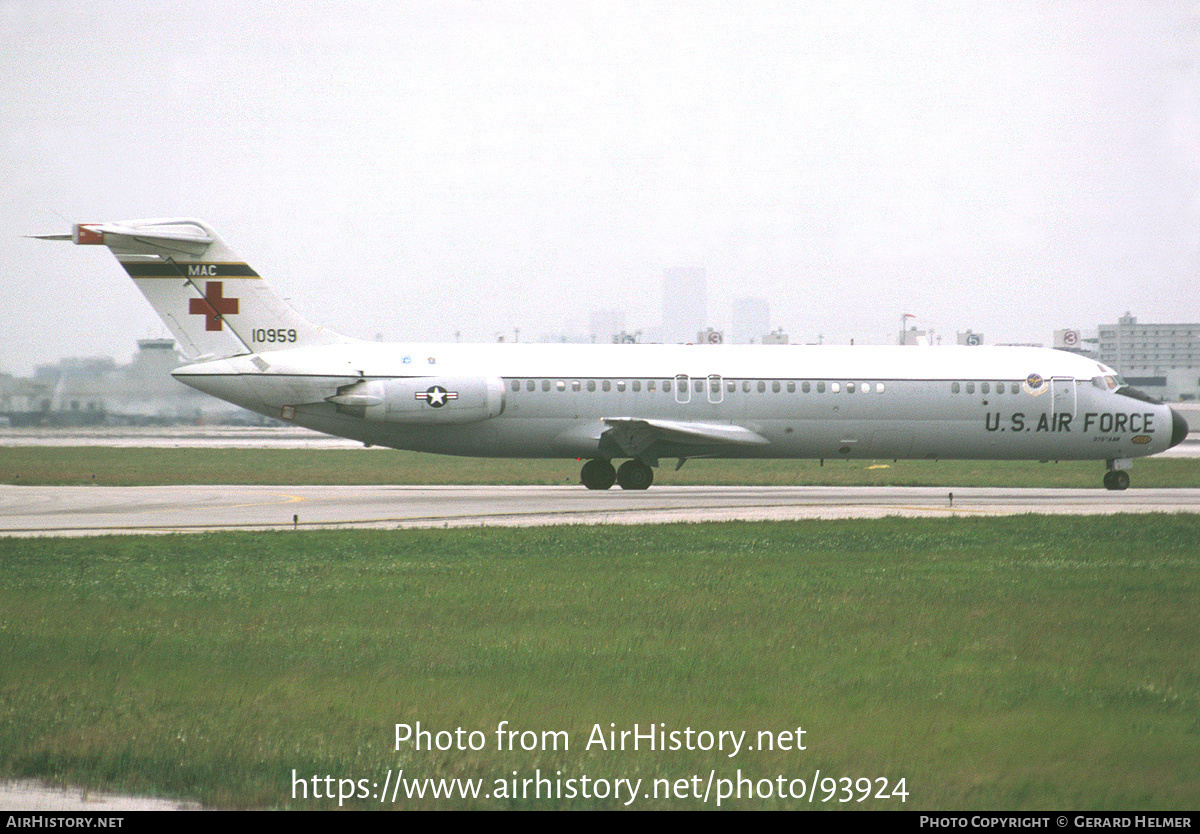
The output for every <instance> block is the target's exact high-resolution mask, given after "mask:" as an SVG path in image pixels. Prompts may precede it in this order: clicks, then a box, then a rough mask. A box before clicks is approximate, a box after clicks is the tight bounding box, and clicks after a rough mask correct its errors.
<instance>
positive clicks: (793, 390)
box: [788, 381, 796, 394]
mask: <svg viewBox="0 0 1200 834" xmlns="http://www.w3.org/2000/svg"><path fill="white" fill-rule="evenodd" d="M788 393H789V394H795V393H796V383H795V382H794V381H792V382H788Z"/></svg>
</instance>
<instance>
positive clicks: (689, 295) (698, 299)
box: [663, 267, 708, 342]
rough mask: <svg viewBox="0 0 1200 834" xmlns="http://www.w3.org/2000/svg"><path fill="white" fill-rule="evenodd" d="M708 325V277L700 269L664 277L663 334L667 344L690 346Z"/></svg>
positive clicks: (679, 270)
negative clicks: (680, 343) (685, 344)
mask: <svg viewBox="0 0 1200 834" xmlns="http://www.w3.org/2000/svg"><path fill="white" fill-rule="evenodd" d="M707 325H708V274H707V273H706V272H705V270H704V269H703V268H702V267H679V268H676V269H668V270H666V272H665V273H664V275H663V331H664V336H665V337H666V340H667V341H672V342H690V341H692V340H693V339H694V338H695V336H696V334H697V333H699V332H700V331H702V330H704V328H705V327H706V326H707Z"/></svg>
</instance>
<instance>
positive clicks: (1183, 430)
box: [1171, 408, 1188, 446]
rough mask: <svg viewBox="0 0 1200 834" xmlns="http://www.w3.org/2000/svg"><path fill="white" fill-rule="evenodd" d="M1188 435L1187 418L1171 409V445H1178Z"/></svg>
mask: <svg viewBox="0 0 1200 834" xmlns="http://www.w3.org/2000/svg"><path fill="white" fill-rule="evenodd" d="M1187 435H1188V424H1187V420H1185V419H1183V418H1182V417H1180V416H1179V412H1178V411H1176V410H1175V409H1173V408H1172V409H1171V445H1172V446H1178V445H1179V444H1180V443H1182V442H1183V439H1184V438H1185V437H1187Z"/></svg>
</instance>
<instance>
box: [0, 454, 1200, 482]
mask: <svg viewBox="0 0 1200 834" xmlns="http://www.w3.org/2000/svg"><path fill="white" fill-rule="evenodd" d="M663 463H664V465H663V466H662V467H660V468H659V469H658V470H656V472H655V482H656V483H659V484H703V485H707V484H728V485H735V486H740V485H764V486H780V485H790V484H814V485H821V486H851V485H867V486H959V487H969V486H1031V487H1032V486H1047V487H1081V488H1097V489H1099V488H1101V477H1102V476H1103V474H1104V465H1103V463H1100V462H1097V461H1082V462H1080V461H1070V462H1067V461H1064V462H1062V463H1038V462H1028V461H896V462H893V461H890V460H889V461H871V460H854V461H826V462H825V465H824V466H822V465H820V463H819V462H818V461H815V460H814V461H791V460H768V461H753V460H747V461H723V460H690V461H688V462H687V464H686V465H685V466H684V467H683V469H681V470H679V471H678V472H676V471H674V461H664V462H663ZM578 482H579V464H578V463H577V462H575V461H573V460H505V459H492V458H456V457H445V456H441V455H427V454H420V453H417V452H400V451H394V450H387V449H361V450H358V449H321V450H307V449H137V448H133V449H124V448H105V447H7V448H3V449H0V483H7V484H26V485H35V486H36V485H72V484H98V485H105V486H132V485H143V484H146V485H157V484H280V483H303V484H563V483H572V484H574V483H578ZM1133 485H1134V486H1135V487H1192V488H1195V487H1200V460H1196V459H1190V458H1150V459H1146V460H1139V461H1137V462H1136V463H1135V465H1134V468H1133Z"/></svg>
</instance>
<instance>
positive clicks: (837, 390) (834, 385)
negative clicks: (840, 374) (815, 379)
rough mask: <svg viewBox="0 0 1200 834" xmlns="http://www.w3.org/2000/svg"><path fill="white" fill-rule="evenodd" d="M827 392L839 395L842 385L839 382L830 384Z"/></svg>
mask: <svg viewBox="0 0 1200 834" xmlns="http://www.w3.org/2000/svg"><path fill="white" fill-rule="evenodd" d="M829 390H830V391H831V392H832V393H834V394H840V393H841V392H842V384H841V383H840V382H831V383H829Z"/></svg>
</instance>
